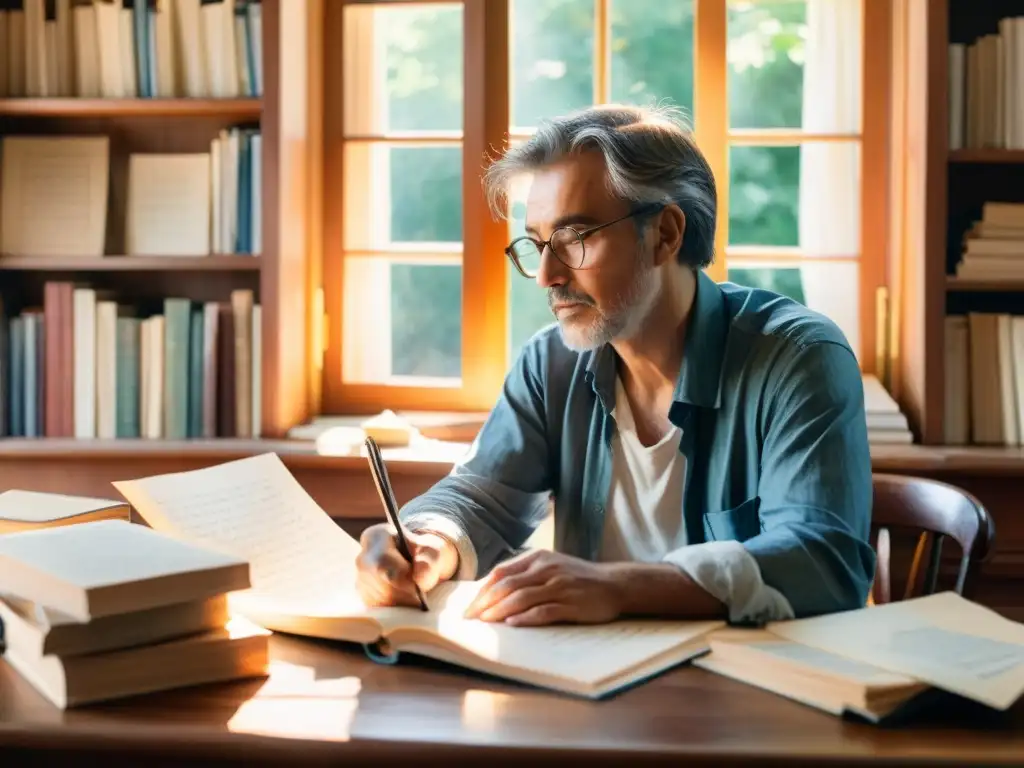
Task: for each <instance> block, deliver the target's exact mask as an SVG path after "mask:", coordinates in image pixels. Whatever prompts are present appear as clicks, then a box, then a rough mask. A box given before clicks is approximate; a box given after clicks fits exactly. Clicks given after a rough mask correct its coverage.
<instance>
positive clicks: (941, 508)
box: [872, 473, 995, 604]
mask: <svg viewBox="0 0 1024 768" xmlns="http://www.w3.org/2000/svg"><path fill="white" fill-rule="evenodd" d="M873 482H874V501H873V508H872V528H873V529H874V530H875V531H876V532H877V533H876V543H875V551H876V553H877V555H878V562H877V565H876V568H875V583H874V586H873V587H872V597H873V600H874V602H875V603H877V604H880V603H888V602H890V601H891V600H892V581H891V575H892V570H891V562H890V555H891V547H890V530H891V529H893V530H894V529H903V530H914V531H919V532H920V535H919V536H918V539H917V548H916V549H915V551H914V557H913V561H912V563H911V566H910V573H909V575H908V577H907V586H906V589H905V590H904V595H903V599H907V598H910V597H915V596H917V595H920V594H925V595H927V594H932V593H934V592H935V590H936V589H937V586H938V578H939V565H940V560H941V555H942V543H943V541H944V540H945V539H946V538H950V539H953V540H954V541H955V542H956V543H957V544H959V545H960V550H961V552H962V556H961V559H960V568H959V572H958V574H957V579H956V585H955V587H954V589H955V590H956V591H957V593H959V594H963V593H964V585H965V584H966V583H967V576H968V573H969V572H970V571H971V569H972V567H975V566H976V565H977V564H978V563H980V562H981V561H983V560H984V559H985V557H986V555H987V554H988V553H989V550H990V549H991V547H992V541H993V539H994V537H995V526H994V524H993V522H992V519H991V517H990V516H989V514H988V511H987V510H986V509H985V507H984V506H982V504H981V502H980V501H978V499H977V498H975V497H974V496H973V495H971V494H970V493H968V492H967V491H965V490H963V489H962V488H957V487H956V486H954V485H950V484H949V483H943V482H940V481H938V480H931V479H926V478H922V477H908V476H904V475H891V474H884V473H876V474H875V475H874V476H873ZM926 560H927V564H926V565H925V561H926ZM923 566H924V568H925V576H924V580H923V581H924V583H923V584H922V583H921V581H922V579H921V573H922V567H923ZM919 588H920V591H919Z"/></svg>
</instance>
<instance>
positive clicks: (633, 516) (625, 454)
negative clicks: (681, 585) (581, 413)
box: [600, 377, 686, 563]
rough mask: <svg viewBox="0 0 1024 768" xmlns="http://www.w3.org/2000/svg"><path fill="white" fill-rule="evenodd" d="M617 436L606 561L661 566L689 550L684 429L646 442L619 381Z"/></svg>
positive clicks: (605, 537)
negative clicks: (674, 553)
mask: <svg viewBox="0 0 1024 768" xmlns="http://www.w3.org/2000/svg"><path fill="white" fill-rule="evenodd" d="M612 418H614V419H615V424H616V427H617V429H616V434H615V436H614V437H613V438H612V446H611V448H612V468H613V469H612V481H611V487H610V488H609V490H608V502H607V504H606V505H605V518H604V532H603V535H602V539H601V553H600V559H601V560H604V561H606V562H616V561H619V562H621V561H631V562H643V563H651V562H658V561H660V560H661V559H663V558H664V557H665V555H667V554H668V553H669V552H671V551H672V550H674V549H678V548H679V547H683V546H686V527H685V525H684V524H683V511H682V510H683V482H684V480H685V479H686V457H684V456H683V454H682V453H680V451H679V440H680V438H681V437H682V434H683V433H682V430H681V429H679V427H677V426H675V425H674V424H673V425H672V428H671V429H670V430H669V431H668V433H667V434H665V436H664V437H662V438H661V440H659V441H658V442H657V443H656V444H654V445H651V446H646V445H644V444H643V443H642V442H640V437H639V435H638V434H637V431H636V421H635V420H634V419H633V411H632V409H631V408H630V406H629V399H628V398H627V397H626V392H625V390H624V389H623V386H622V381H621V379H619V378H618V377H616V379H615V408H614V410H613V411H612Z"/></svg>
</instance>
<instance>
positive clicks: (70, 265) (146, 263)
mask: <svg viewBox="0 0 1024 768" xmlns="http://www.w3.org/2000/svg"><path fill="white" fill-rule="evenodd" d="M261 263H262V261H261V259H260V257H259V256H247V255H237V256H236V255H233V254H231V255H223V256H222V255H213V256H104V257H103V258H96V259H94V258H84V259H83V258H78V257H76V256H0V272H69V271H74V272H178V271H183V272H258V271H259V269H260V264H261Z"/></svg>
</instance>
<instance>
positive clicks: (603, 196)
mask: <svg viewBox="0 0 1024 768" xmlns="http://www.w3.org/2000/svg"><path fill="white" fill-rule="evenodd" d="M627 213H629V207H628V206H627V204H626V203H624V202H623V201H622V200H619V199H617V198H615V197H613V196H612V194H611V193H610V191H609V189H608V187H607V184H606V182H605V165H604V159H603V158H602V157H601V155H600V154H599V153H597V152H586V153H583V154H580V155H574V156H572V157H569V158H566V159H565V160H562V161H560V162H558V163H555V164H553V165H550V166H548V167H546V168H544V169H542V170H540V171H537V172H536V173H535V174H534V175H533V178H532V183H531V186H530V191H529V195H528V197H527V202H526V231H527V234H529V235H530V236H531V237H533V238H536V239H537V240H547V239H548V238H550V237H551V233H552V232H553V231H554V230H555V229H556V228H558V227H561V226H566V225H568V226H571V227H573V228H574V229H576V230H577V231H579V232H583V231H584V230H586V229H589V228H590V227H594V226H597V225H600V224H605V223H607V222H610V221H613V220H615V219H618V218H619V217H621V216H624V215H626V214H627ZM648 239H650V238H644V237H641V234H640V233H639V232H638V230H637V225H636V220H634V219H625V220H623V221H620V222H618V223H616V224H612V225H611V226H609V227H605V228H604V229H601V230H600V231H598V232H595V233H593V234H591V235H589V236H587V237H585V239H584V241H583V242H584V254H585V258H584V260H583V265H582V268H580V269H572V268H570V267H569V266H567V265H566V264H564V263H562V261H560V260H559V259H558V258H557V257H556V256H555V255H554V254H553V253H551V250H550V249H545V252H544V254H543V258H542V259H541V264H540V269H539V271H538V272H537V284H538V285H540V286H541V287H542V288H546V289H547V290H548V306H549V307H550V308H551V311H552V312H553V313H554V315H555V317H556V318H557V319H558V323H559V326H560V328H561V332H562V338H563V339H564V341H565V343H566V344H567V345H568V346H569V347H570V348H572V349H575V350H578V351H583V350H586V349H593V348H594V347H597V346H600V345H601V344H605V343H608V342H611V341H613V340H615V339H619V338H629V337H630V336H632V335H633V334H634V333H636V331H637V330H638V329H639V327H640V324H641V323H642V322H643V320H644V318H645V316H646V315H647V313H648V312H649V310H650V308H651V305H652V304H653V301H654V298H655V293H656V290H657V279H656V274H655V269H654V267H653V265H652V254H651V252H650V251H651V246H650V245H648V243H647V242H646V241H647V240H648ZM574 266H576V265H575V264H574Z"/></svg>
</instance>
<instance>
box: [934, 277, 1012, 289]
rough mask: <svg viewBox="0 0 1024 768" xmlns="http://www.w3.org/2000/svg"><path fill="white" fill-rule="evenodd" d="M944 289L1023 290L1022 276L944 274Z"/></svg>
mask: <svg viewBox="0 0 1024 768" xmlns="http://www.w3.org/2000/svg"><path fill="white" fill-rule="evenodd" d="M946 290H947V291H949V292H956V291H962V292H970V293H999V292H1006V291H1013V292H1017V291H1024V276H1022V277H1015V278H1010V279H1005V278H991V279H986V278H970V277H968V278H965V277H957V276H956V275H947V276H946Z"/></svg>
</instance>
